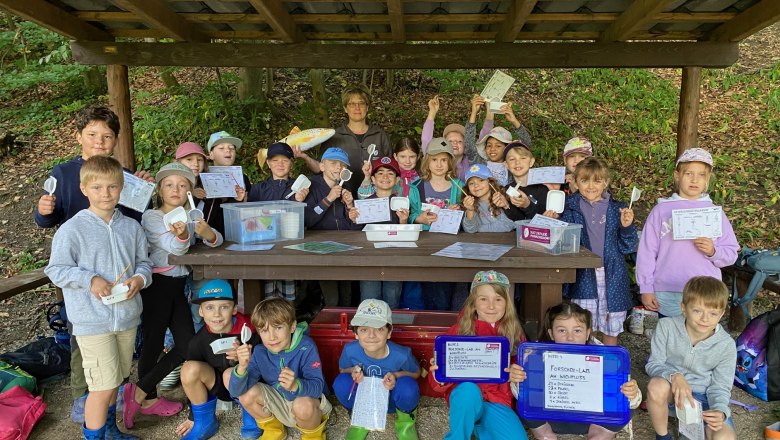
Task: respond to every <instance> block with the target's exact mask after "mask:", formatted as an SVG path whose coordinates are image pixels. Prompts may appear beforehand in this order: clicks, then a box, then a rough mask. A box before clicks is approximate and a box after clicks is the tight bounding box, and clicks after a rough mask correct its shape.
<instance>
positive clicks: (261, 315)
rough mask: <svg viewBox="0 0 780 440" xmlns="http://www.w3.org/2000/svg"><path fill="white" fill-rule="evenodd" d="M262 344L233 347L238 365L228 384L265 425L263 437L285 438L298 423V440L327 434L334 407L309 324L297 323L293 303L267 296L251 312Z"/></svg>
mask: <svg viewBox="0 0 780 440" xmlns="http://www.w3.org/2000/svg"><path fill="white" fill-rule="evenodd" d="M252 324H254V325H255V329H257V332H258V333H259V334H260V339H261V340H262V342H263V345H262V346H257V347H255V349H254V352H253V351H252V346H251V345H249V344H243V345H241V346H239V347H238V349H236V356H237V357H238V365H236V366H235V368H233V370H232V373H231V375H230V384H229V386H228V389H229V390H230V395H232V396H239V398H238V400H239V401H240V402H241V404H242V405H243V406H244V408H245V409H246V411H247V412H249V414H251V415H252V416H253V417H254V418H255V419H256V420H257V424H258V425H259V426H260V428H261V429H262V430H263V438H268V439H284V438H286V429H285V426H289V427H297V428H298V429H299V430H300V431H301V434H302V435H301V439H302V440H314V439H325V434H324V433H323V430H324V429H325V422H326V421H327V420H328V415H329V414H330V411H331V410H332V409H333V408H332V407H331V405H330V402H328V399H327V398H326V397H325V395H324V394H323V392H324V390H325V379H324V378H323V376H322V362H321V361H320V355H319V353H317V346H316V345H315V344H314V341H313V340H312V339H311V338H310V337H309V336H308V335H306V334H305V333H306V330H307V327H308V326H307V324H306V323H305V322H302V323H296V321H295V307H294V306H293V305H292V303H290V302H289V301H287V300H284V299H282V298H267V299H264V300H263V301H261V302H260V303H259V304H257V306H255V310H254V311H253V312H252Z"/></svg>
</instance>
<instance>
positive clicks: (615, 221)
mask: <svg viewBox="0 0 780 440" xmlns="http://www.w3.org/2000/svg"><path fill="white" fill-rule="evenodd" d="M574 182H575V183H576V184H577V186H578V187H579V192H578V193H575V194H573V195H572V196H570V197H568V198H567V199H566V208H565V209H564V211H563V214H562V215H561V220H563V221H565V222H568V223H574V224H578V225H582V226H583V228H582V233H581V235H580V244H581V245H582V246H583V247H585V248H587V249H588V250H590V251H591V252H593V253H594V254H596V255H598V256H599V257H601V261H602V262H603V264H604V265H603V266H602V267H599V268H596V269H595V273H594V269H577V281H576V282H575V283H574V284H566V285H565V286H564V296H565V297H566V298H570V299H571V300H572V301H573V302H575V303H577V304H578V305H580V306H582V307H583V308H585V309H587V310H589V311H590V312H591V313H592V314H593V319H594V321H595V325H594V328H595V330H596V331H601V332H602V333H604V345H617V337H618V335H619V334H620V333H621V332H622V331H623V323H624V322H625V321H626V310H630V309H631V307H633V305H634V304H633V302H632V301H631V292H630V290H629V286H630V284H631V281H630V279H629V276H628V268H627V267H626V259H625V255H628V254H631V253H633V252H634V250H635V249H636V244H637V241H638V239H637V232H636V227H635V226H634V225H633V223H634V211H633V210H631V209H628V207H627V205H626V204H625V203H623V202H618V201H616V200H614V199H613V198H612V196H611V195H610V193H609V192H608V191H607V187H608V186H609V169H608V168H607V165H606V163H604V161H602V160H601V159H596V158H595V157H588V158H586V159H585V160H583V161H582V162H580V164H579V165H577V168H576V169H575V170H574Z"/></svg>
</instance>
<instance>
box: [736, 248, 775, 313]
mask: <svg viewBox="0 0 780 440" xmlns="http://www.w3.org/2000/svg"><path fill="white" fill-rule="evenodd" d="M734 266H736V267H738V268H739V267H741V268H747V269H751V270H754V271H755V273H754V274H753V278H752V279H751V280H750V284H749V285H748V288H747V291H745V295H744V296H743V297H742V298H740V297H739V295H738V293H737V277H736V276H735V277H732V281H731V305H732V306H734V307H736V306H740V307H742V311H743V312H744V313H745V317H746V318H747V319H750V313H749V312H748V309H747V305H748V304H750V302H751V301H753V300H754V299H755V298H756V295H758V291H759V290H760V289H761V286H763V285H764V281H766V279H767V277H769V276H774V277H777V276H778V274H780V249H751V248H749V247H747V246H745V247H743V248H742V250H741V251H740V253H739V257H737V261H736V262H735V263H734Z"/></svg>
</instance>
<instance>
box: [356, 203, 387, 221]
mask: <svg viewBox="0 0 780 440" xmlns="http://www.w3.org/2000/svg"><path fill="white" fill-rule="evenodd" d="M355 208H357V210H358V218H357V221H356V222H355V223H357V224H359V225H363V224H366V223H381V222H387V221H390V198H389V197H379V198H376V199H363V200H358V199H356V200H355Z"/></svg>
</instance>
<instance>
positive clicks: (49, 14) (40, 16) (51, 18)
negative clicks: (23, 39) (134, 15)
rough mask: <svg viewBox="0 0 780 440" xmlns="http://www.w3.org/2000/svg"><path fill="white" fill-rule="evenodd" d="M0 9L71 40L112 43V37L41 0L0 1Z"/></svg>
mask: <svg viewBox="0 0 780 440" xmlns="http://www.w3.org/2000/svg"><path fill="white" fill-rule="evenodd" d="M0 7H2V8H5V9H7V10H8V11H9V12H10V13H12V14H14V15H17V16H19V17H22V18H24V19H25V20H29V21H32V22H34V23H37V24H39V25H41V26H43V27H45V28H46V29H49V30H51V31H54V32H56V33H58V34H60V35H65V36H66V37H68V38H70V39H72V40H91V41H112V40H113V39H114V37H112V36H111V34H109V33H108V32H105V31H103V30H102V29H99V28H97V27H95V26H92V25H91V24H88V23H84V22H82V21H80V20H79V19H77V18H76V17H74V16H73V15H71V14H69V13H68V12H66V11H64V10H62V9H60V8H58V7H56V6H54V5H52V4H51V3H49V2H46V1H43V0H0Z"/></svg>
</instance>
